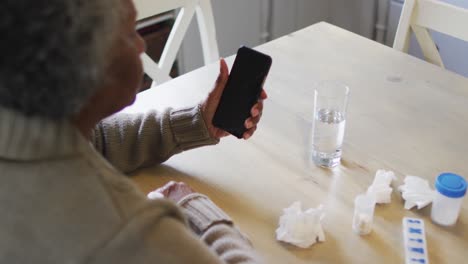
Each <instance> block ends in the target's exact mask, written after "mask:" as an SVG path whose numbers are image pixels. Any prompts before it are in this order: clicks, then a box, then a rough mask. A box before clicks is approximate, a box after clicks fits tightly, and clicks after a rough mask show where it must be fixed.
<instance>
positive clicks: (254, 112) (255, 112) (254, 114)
mask: <svg viewBox="0 0 468 264" xmlns="http://www.w3.org/2000/svg"><path fill="white" fill-rule="evenodd" d="M259 113H260V112H259V111H258V109H257V108H255V109H254V110H253V111H252V116H254V117H256V116H258V114H259Z"/></svg>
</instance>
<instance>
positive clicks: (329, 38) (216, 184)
mask: <svg viewBox="0 0 468 264" xmlns="http://www.w3.org/2000/svg"><path fill="white" fill-rule="evenodd" d="M257 49H258V50H260V51H262V52H265V53H267V54H269V55H270V56H271V57H272V58H273V66H272V69H271V72H270V74H269V77H268V80H267V82H266V84H265V89H266V90H267V92H268V95H269V99H268V100H267V101H266V102H265V109H264V114H263V119H262V121H261V124H260V126H259V128H258V130H257V132H256V134H255V136H254V137H253V138H251V139H250V140H248V141H244V140H238V139H236V138H234V137H228V138H225V139H223V140H222V141H221V143H220V144H218V145H217V146H212V147H204V148H200V149H196V150H191V151H188V152H184V153H182V154H179V155H176V156H174V157H172V158H171V159H170V160H169V161H167V162H165V163H164V164H162V165H158V166H155V167H152V168H148V169H144V170H141V171H139V172H138V173H136V174H135V177H134V179H135V182H136V183H137V184H138V185H139V186H140V187H141V189H142V190H143V191H144V192H149V191H151V190H153V189H155V188H157V187H159V186H161V185H163V184H164V183H165V182H167V181H169V180H177V181H185V182H187V183H189V184H190V185H192V186H193V187H194V188H195V189H196V190H198V191H199V192H202V193H205V194H207V195H208V196H210V197H211V198H212V199H213V200H214V201H215V202H216V203H217V204H218V205H219V206H220V207H221V208H223V209H224V210H225V211H226V212H227V213H228V214H229V215H231V217H232V218H233V219H234V220H235V222H236V224H237V225H238V226H239V227H240V229H241V230H243V232H245V233H246V234H247V235H248V236H249V237H250V239H251V240H252V242H253V244H254V246H255V247H256V249H257V250H258V251H259V252H260V253H261V254H262V255H263V256H264V257H265V259H266V261H267V263H404V249H403V240H402V239H403V235H402V225H401V221H402V218H403V217H404V216H411V217H420V218H423V219H424V220H425V224H426V231H427V234H426V236H427V240H428V250H429V259H430V263H467V259H468V201H466V199H465V202H464V204H463V208H462V212H461V215H460V218H459V220H458V223H457V224H456V226H454V227H450V228H447V227H440V226H437V225H435V224H433V223H432V222H431V220H430V206H429V207H427V208H425V209H422V210H420V211H416V210H414V209H413V210H411V211H407V210H404V208H403V200H402V198H401V195H400V194H399V193H398V192H397V191H396V188H397V187H398V186H399V185H401V184H402V183H403V178H404V176H405V175H417V176H421V177H424V178H426V179H428V180H429V181H430V183H431V185H433V183H434V180H435V178H436V177H437V175H438V174H439V173H441V172H446V171H450V172H455V173H458V174H460V175H462V176H464V177H465V178H466V177H468V157H467V155H466V151H467V150H468V139H467V136H468V133H467V132H468V79H465V78H463V77H461V76H459V75H456V74H454V73H451V72H448V71H445V70H443V69H441V68H438V67H437V66H434V65H431V64H429V63H426V62H423V61H421V60H418V59H416V58H413V57H410V56H409V55H407V54H403V53H400V52H397V51H395V50H392V49H391V48H388V47H385V46H382V45H380V44H377V43H375V42H372V41H370V40H368V39H365V38H362V37H360V36H357V35H355V34H353V33H350V32H348V31H345V30H343V29H340V28H337V27H335V26H332V25H329V24H326V23H319V24H315V25H313V26H310V27H308V28H305V29H303V30H300V31H298V32H295V33H292V34H290V35H288V36H285V37H282V38H280V39H277V40H274V41H272V42H270V43H267V44H264V45H262V46H259V47H257ZM465 55H466V54H465ZM232 61H233V58H232V57H231V58H229V59H228V62H229V63H232ZM217 72H218V65H217V64H212V65H209V66H207V67H204V68H201V69H199V70H196V71H194V72H191V73H188V74H186V75H184V76H181V77H179V78H177V79H174V80H172V81H170V82H168V83H166V84H164V85H162V86H160V87H156V88H155V89H152V90H148V91H146V92H143V93H142V94H140V95H139V96H138V99H137V102H136V103H135V105H133V106H132V107H130V108H127V109H126V110H125V111H127V112H138V111H145V110H146V109H149V108H164V107H167V106H175V107H180V106H186V105H192V104H194V103H196V102H198V101H200V100H202V99H203V97H204V96H205V95H206V93H207V92H208V91H209V90H210V89H211V87H212V84H213V82H214V80H215V78H216V76H217ZM320 80H339V81H342V82H344V83H346V84H348V85H349V87H350V100H349V107H348V116H347V122H346V126H347V127H346V134H345V139H344V146H343V159H342V163H341V165H339V166H338V167H336V168H334V169H332V170H327V169H322V168H318V167H316V166H314V165H313V164H312V163H311V162H310V161H309V160H310V159H309V155H310V153H309V151H310V142H309V138H310V130H311V120H312V119H311V117H312V109H313V88H314V85H315V84H316V83H317V82H318V81H320ZM377 169H386V170H392V171H394V172H395V173H396V175H397V177H398V180H397V181H395V182H394V183H393V187H394V192H393V194H392V203H391V204H389V205H379V206H377V208H376V210H375V217H374V229H373V231H372V233H371V234H370V235H368V236H363V237H361V236H358V235H356V234H355V233H353V231H352V228H351V223H352V217H353V199H354V197H355V196H356V195H358V194H359V193H363V192H365V191H366V189H367V187H368V186H369V185H370V184H371V183H372V180H373V178H374V174H375V172H376V170H377ZM294 201H301V202H302V204H303V206H305V207H307V208H309V207H316V206H318V205H319V204H323V205H324V206H325V210H326V216H325V219H324V221H323V227H324V230H325V235H326V241H325V242H323V243H319V244H315V245H313V246H312V247H310V248H308V249H299V248H296V247H293V246H290V245H287V244H284V243H280V242H277V241H276V240H275V229H276V228H277V225H278V220H279V216H280V215H281V214H282V209H283V208H285V207H288V206H289V205H291V204H292V203H293V202H294Z"/></svg>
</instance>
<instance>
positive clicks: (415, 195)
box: [398, 176, 435, 210]
mask: <svg viewBox="0 0 468 264" xmlns="http://www.w3.org/2000/svg"><path fill="white" fill-rule="evenodd" d="M404 182H405V184H403V185H401V186H400V187H398V190H399V191H400V192H401V195H402V197H403V199H405V209H406V210H410V209H411V208H413V207H414V206H417V207H418V210H419V209H421V208H423V207H425V206H426V205H428V204H430V203H431V202H432V200H434V196H435V191H434V190H432V189H431V187H429V182H428V181H427V180H425V179H423V178H421V177H418V176H406V177H405V180H404Z"/></svg>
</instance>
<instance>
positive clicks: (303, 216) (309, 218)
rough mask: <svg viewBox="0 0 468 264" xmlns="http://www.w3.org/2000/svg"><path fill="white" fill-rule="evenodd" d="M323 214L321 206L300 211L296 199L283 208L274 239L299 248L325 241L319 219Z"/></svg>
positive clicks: (320, 219) (299, 205)
mask: <svg viewBox="0 0 468 264" xmlns="http://www.w3.org/2000/svg"><path fill="white" fill-rule="evenodd" d="M324 216H325V213H324V210H323V206H322V205H319V206H318V207H317V208H310V209H307V210H306V211H304V212H303V211H302V209H301V202H299V201H296V202H294V203H293V204H292V205H291V206H290V207H288V208H285V209H283V215H282V216H281V217H280V220H279V226H278V229H276V239H277V240H280V241H284V242H287V243H290V244H293V245H295V246H298V247H301V248H307V247H310V246H311V245H313V244H315V243H316V242H317V241H319V242H323V241H325V234H324V232H323V229H322V224H321V221H322V219H323V217H324Z"/></svg>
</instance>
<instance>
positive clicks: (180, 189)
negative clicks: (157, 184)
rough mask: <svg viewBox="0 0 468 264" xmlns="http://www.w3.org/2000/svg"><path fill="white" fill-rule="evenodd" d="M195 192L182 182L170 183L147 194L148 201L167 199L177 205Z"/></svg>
mask: <svg viewBox="0 0 468 264" xmlns="http://www.w3.org/2000/svg"><path fill="white" fill-rule="evenodd" d="M194 192H195V191H194V190H193V189H192V188H190V186H188V185H187V184H186V183H184V182H175V181H170V182H168V183H166V185H164V186H163V187H161V188H159V189H156V190H155V191H152V192H150V193H149V194H148V198H150V199H158V198H167V199H170V200H172V201H173V202H175V203H177V202H179V201H180V200H182V198H184V197H185V196H187V195H189V194H191V193H194Z"/></svg>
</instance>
